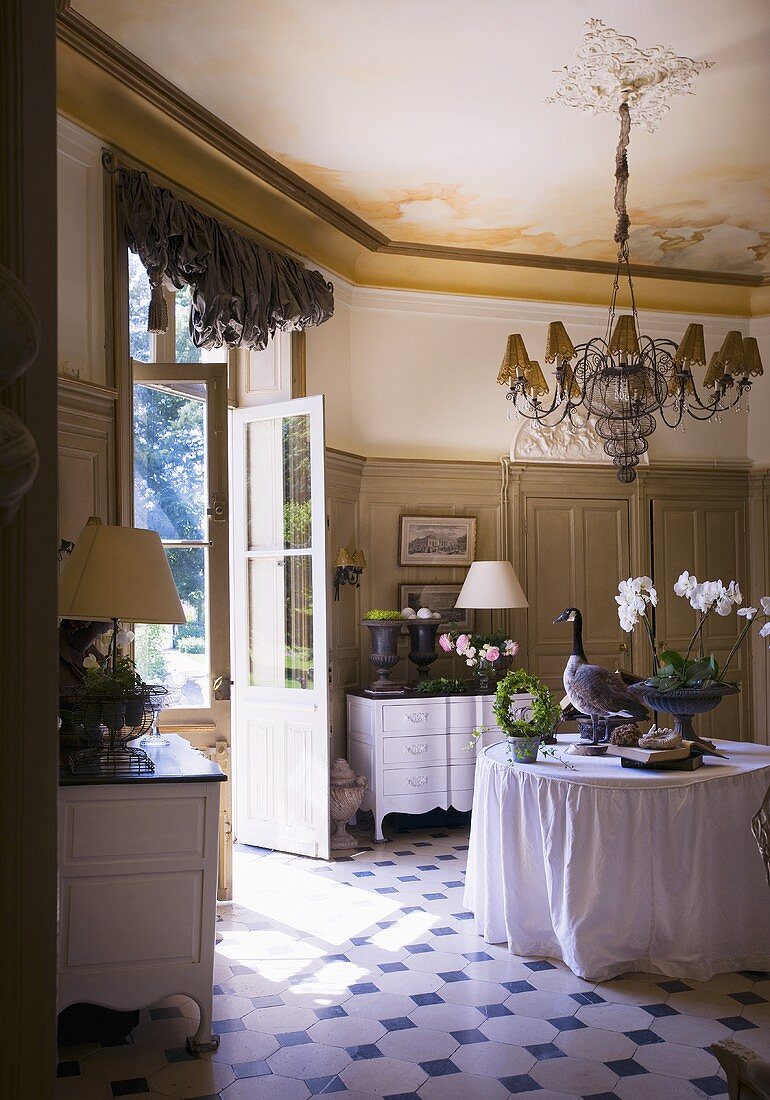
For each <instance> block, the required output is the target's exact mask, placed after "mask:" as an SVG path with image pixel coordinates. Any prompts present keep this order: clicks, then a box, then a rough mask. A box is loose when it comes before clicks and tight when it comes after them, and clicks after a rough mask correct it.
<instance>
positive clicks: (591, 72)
mask: <svg viewBox="0 0 770 1100" xmlns="http://www.w3.org/2000/svg"><path fill="white" fill-rule="evenodd" d="M587 25H588V27H589V31H588V33H587V34H586V36H585V39H584V44H583V47H582V52H581V50H578V57H581V58H582V63H581V64H579V65H578V66H575V67H573V68H571V69H565V70H564V77H563V79H562V84H561V87H560V89H559V90H558V91H557V94H556V96H555V97H552V98H554V99H563V100H565V101H566V102H567V103H568V104H569V105H570V106H576V107H581V108H583V109H590V110H593V111H598V110H608V109H612V110H614V106H612V105H611V104H610V103H609V102H608V97H609V96H611V95H613V94H614V95H616V96H617V98H615V100H614V103H617V102H618V99H620V101H621V102H620V107H619V112H618V113H619V115H620V139H619V141H618V147H617V152H616V156H615V203H614V205H615V213H616V215H617V224H616V228H615V238H614V239H615V242H616V243H617V245H618V256H617V266H616V268H615V280H614V284H613V288H612V295H611V299H610V306H609V311H608V316H607V326H606V330H605V333H604V335H603V336H597V337H594V338H592V339H590V340H588V341H587V342H586V343H583V344H573V343H572V340H571V339H570V337H569V335H568V333H567V330H566V328H565V326H564V324H563V322H562V321H552V322H551V323H550V324H549V326H548V336H547V339H546V348H545V361H546V363H554V362H555V363H556V378H555V387H554V393H553V396H552V397H551V398H550V400H549V399H548V397H547V395H548V394H549V393H550V389H549V385H548V382H547V381H546V379H545V376H544V374H543V372H542V370H541V368H540V364H539V363H538V362H537V361H534V360H531V359H530V358H529V355H528V353H527V349H526V347H525V345H524V340H523V339H522V336H521V334H520V333H515V334H514V335H512V336H509V337H508V344H507V347H506V351H505V356H504V358H503V362H502V366H501V367H500V372H499V374H498V376H497V381H498V382H499V383H500V384H501V385H508V392H507V394H506V398H507V400H509V401H511V402H512V403H513V407H514V410H515V413H514V416H515V417H517V418H518V417H521V416H523V417H526V418H527V419H529V420H532V421H535V422H537V423H538V424H541V425H545V426H547V427H555V426H556V425H557V424H560V423H562V422H563V421H564V420H567V421H568V422H569V423H570V424H572V425H575V426H578V422H580V423H581V425H582V423H583V422H584V421H585V419H586V418H590V420H591V421H592V422H593V427H594V429H595V431H596V433H597V434H598V436H599V437H600V438H601V439H602V440H603V441H604V450H605V452H606V454H607V455H609V457H610V458H611V459H612V461H613V463H614V464H615V467H616V469H617V476H618V480H619V481H621V482H625V483H629V482H632V481H634V480H635V478H636V467H637V465H638V464H639V460H640V458H641V457H642V455H643V454H644V453H645V452H646V451H647V449H648V445H649V444H648V439H649V437H650V436H651V435H652V433H653V432H654V431H655V428H656V426H657V419H656V418H657V417H659V418H660V420H661V421H662V422H663V423H664V424H665V425H666V426H667V427H669V428H674V429H676V428H678V427H679V426H680V425H681V424H682V421H683V420H684V418H685V416H690V417H692V418H693V419H695V420H712V419H715V420H716V421H717V422H720V421H721V416H722V413H724V412H727V411H728V410H730V409H733V408H737V409H738V410H740V408H741V403H742V401H743V399H744V397H747V396H748V392H749V390H750V389H751V379H752V377H756V376H758V375H761V374H762V373H763V371H762V361H761V358H760V354H759V348H758V346H757V341H756V339H755V338H754V337H743V336H742V335H741V333H740V332H738V331H733V332H728V334H727V336H726V337H725V339H724V342H723V344H722V346H721V348H720V349H719V350H718V351H715V352H714V353H713V355H712V356H711V359H710V360H709V363H708V369H707V370H706V374H705V377H704V379H703V382H702V385H701V389H700V391H699V388H698V386H697V385H696V382H695V376H694V373H693V372H694V370H695V369H696V368H697V367H705V366H706V350H705V341H704V335H703V325H701V324H689V325H688V326H687V330H686V331H685V334H684V336H683V338H682V340H681V341H680V343H679V344H676V343H674V341H673V340H664V339H658V340H654V339H652V338H651V337H649V336H645V335H643V334H642V331H641V327H640V324H639V315H638V312H637V308H636V299H635V296H634V285H633V280H632V278H631V267H630V259H629V245H628V236H629V226H630V219H629V216H628V212H627V210H626V191H627V187H628V175H629V173H628V158H627V149H628V144H629V140H630V132H631V105H632V104H633V105H634V108H635V111H636V113H637V114H638V116H639V119H640V120H641V121H643V122H644V123H645V124H646V126H647V128H648V129H654V126H655V124H656V123H657V121H659V119H660V117H661V116H662V112H663V110H665V109H666V105H665V95H666V93H667V94H681V93H682V92H684V91H688V90H689V85H690V82H691V80H692V77H693V76H694V75H695V74H696V73H697V72H699V71H700V70H701V69H703V68H706V67H708V65H709V63H708V62H694V61H692V60H691V59H689V58H677V57H674V56H673V54H671V52H670V51H666V50H664V48H663V47H654V48H653V49H652V50H648V51H639V50H638V49H637V46H636V41H635V39H633V38H630V37H629V36H625V35H618V34H617V32H616V31H614V30H612V28H608V27H604V25H603V24H602V23H601V21H600V20H591V21H590V22H589V23H588V24H587ZM602 65H603V66H604V68H603V70H602V71H600V72H597V69H601V67H602ZM608 74H611V76H610V77H609V78H608ZM662 74H664V75H662ZM598 77H600V78H601V79H598ZM581 80H582V81H583V84H584V88H585V94H584V95H581ZM637 108H638V111H637V110H636V109H637ZM622 277H623V278H625V279H626V280H627V282H628V289H629V297H630V302H631V313H623V314H619V315H616V307H617V299H618V290H619V287H620V282H621V278H622Z"/></svg>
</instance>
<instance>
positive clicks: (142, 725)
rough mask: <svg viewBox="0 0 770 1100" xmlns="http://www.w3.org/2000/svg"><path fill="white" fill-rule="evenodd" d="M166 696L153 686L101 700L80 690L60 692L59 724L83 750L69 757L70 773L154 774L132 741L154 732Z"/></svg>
mask: <svg viewBox="0 0 770 1100" xmlns="http://www.w3.org/2000/svg"><path fill="white" fill-rule="evenodd" d="M166 695H167V689H166V688H164V687H161V686H160V685H156V684H145V685H144V686H143V687H141V688H138V689H136V690H135V691H124V692H115V693H114V694H109V695H100V696H95V695H93V694H92V693H89V692H86V691H85V689H84V688H73V689H68V690H66V691H64V692H62V693H60V696H59V705H60V712H61V717H62V722H63V723H67V724H68V725H69V726H70V728H71V729H72V730H73V731H74V732H75V733H76V734H77V736H78V738H79V740H80V742H81V744H82V746H83V747H82V748H81V749H80V751H79V752H76V753H75V754H74V755H72V756H70V758H69V768H70V771H71V772H72V774H73V775H152V773H153V772H154V771H155V764H154V763H153V761H152V760H151V759H150V757H149V756H148V755H147V753H146V752H144V750H143V749H140V748H137V747H136V746H134V745H131V744H130V742H131V741H134V740H135V739H136V738H137V737H141V736H142V734H144V733H147V732H148V730H150V729H151V728H152V726H153V723H154V721H155V717H156V715H157V714H158V711H160V710H161V709H162V707H163V706H164V704H165V699H166Z"/></svg>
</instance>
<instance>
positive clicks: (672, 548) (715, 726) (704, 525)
mask: <svg viewBox="0 0 770 1100" xmlns="http://www.w3.org/2000/svg"><path fill="white" fill-rule="evenodd" d="M652 535H653V555H652V575H653V580H654V582H655V587H656V589H657V591H658V607H657V611H656V629H657V636H658V640H659V642H660V647H661V648H666V647H668V648H670V649H677V650H679V651H680V652H681V653H684V652H686V650H687V646H688V643H689V641H690V638H691V636H692V633H693V631H694V630H695V626H696V623H697V621H698V616H697V614H696V612H695V611H693V610H692V608H691V607H690V604H689V602H688V601H687V600H686V599H684V598H679V597H678V596H676V595H675V594H674V583H675V581H676V580H677V578H678V577H679V575H680V574H681V573H682V572H683V571H684V570H685V569H686V570H687V572H688V573H693V574H694V575H695V576H696V577H697V578H698V580H718V579H721V580H722V581H723V582H724V583H725V584H728V583H729V581H731V580H737V581H739V582H740V584H741V588H742V591H743V595H744V599H745V601H746V602H748V599H749V597H750V595H751V593H750V592H748V591H747V587H748V586H747V579H748V563H747V560H746V540H745V505H744V503H743V502H741V501H729V500H726V501H718V500H717V501H712V502H709V503H704V502H703V501H702V500H701V501H697V500H655V501H653V503H652ZM742 622H743V620H742V619H737V617H736V615H735V613H733V614H731V615H729V616H727V617H725V618H722V617H721V616H719V615H712V616H710V617H709V620H708V622H707V623H706V627H705V629H704V632H703V633H704V647H705V651H706V652H707V653H714V655H715V656H716V659H717V661H718V662H719V663H720V665H721V664H722V662H723V661H724V660H725V658H726V657H727V654H728V652H729V650H730V647H731V646H732V643H733V642H734V641H735V638H736V635H737V632H738V630H739V629H740V625H741V624H742ZM748 655H749V649H748V647H747V646H743V647H742V648H741V650H740V651H739V652H738V654H737V655H736V657H735V658H734V659H733V662H732V664H731V666H730V679H732V678H733V673H734V674H735V678H736V679H738V680H741V679H742V680H743V681H744V690H742V691H741V692H740V694H739V695H736V696H728V697H726V698H725V699H724V700H723V701H722V702H721V703H720V704H719V706H718V707H717V708H716V710H714V711H712V712H711V714H704V715H700V716H699V717H698V718H697V719H696V720H695V727H696V729H697V730H698V732H699V733H701V734H702V735H703V736H705V737H716V738H727V739H732V738H734V739H742V738H743V737H746V736H747V729H748V726H747V719H748V713H749V710H748V706H749V698H748V695H749V693H748V691H747V690H746V688H747V686H748V685H747V684H746V683H745V680H746V677H747V675H748Z"/></svg>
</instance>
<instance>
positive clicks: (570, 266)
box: [377, 241, 770, 287]
mask: <svg viewBox="0 0 770 1100" xmlns="http://www.w3.org/2000/svg"><path fill="white" fill-rule="evenodd" d="M377 251H378V252H386V253H389V254H390V255H393V256H416V257H422V258H427V259H431V260H465V261H466V262H467V261H468V260H471V261H472V262H473V263H478V264H502V265H503V266H508V267H538V268H547V269H549V270H551V271H583V272H587V273H589V274H593V275H614V274H615V267H616V265H615V264H614V263H613V262H612V261H610V260H572V259H568V258H563V257H560V256H531V255H529V254H528V253H526V252H500V251H497V250H495V249H484V248H457V247H452V246H450V245H438V244H433V245H431V244H411V243H410V242H408V241H388V243H387V244H384V245H381V246H380V247H379V248H378V249H377ZM630 271H631V274H632V275H633V277H634V278H635V279H676V280H678V281H680V282H685V283H717V284H719V285H724V286H747V287H757V286H763V285H764V283H765V282H766V281H767V282H770V277H767V278H766V277H764V276H761V275H737V274H733V273H731V272H729V271H728V272H718V271H697V270H694V269H693V270H690V269H689V268H686V269H684V268H680V267H658V266H655V267H653V266H652V265H651V264H650V265H644V264H633V263H632V264H631V265H630Z"/></svg>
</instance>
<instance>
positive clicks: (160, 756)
mask: <svg viewBox="0 0 770 1100" xmlns="http://www.w3.org/2000/svg"><path fill="white" fill-rule="evenodd" d="M169 740H170V741H171V745H170V746H169V747H167V748H158V749H152V750H150V755H151V756H152V757H153V759H154V760H155V763H156V771H155V774H154V775H150V776H136V777H127V778H123V777H121V778H110V777H107V776H105V777H104V778H103V779H102V778H100V779H96V780H95V779H92V778H88V779H86V780H83V779H80V778H77V777H74V776H65V777H63V780H62V785H61V786H60V788H59V996H58V1008H59V1011H61V1010H62V1009H63V1008H66V1007H67V1006H68V1005H71V1004H75V1003H78V1002H86V1003H89V1004H96V1005H102V1006H104V1007H106V1008H114V1009H121V1010H128V1009H137V1008H143V1007H145V1006H147V1005H151V1004H154V1003H155V1002H156V1001H158V1000H160V999H161V998H163V997H168V996H171V995H172V994H184V995H186V996H188V997H191V998H192V999H193V1000H194V1001H195V1002H196V1003H197V1005H198V1008H199V1010H200V1022H199V1026H198V1029H197V1031H196V1032H195V1035H194V1036H192V1037H191V1038H190V1039H188V1041H187V1042H188V1047H189V1048H190V1049H191V1050H193V1051H202V1050H213V1049H216V1046H217V1045H218V1043H219V1038H218V1036H215V1035H212V1033H211V1009H212V987H213V971H214V936H215V923H216V887H217V848H218V845H217V832H218V819H219V792H220V783H221V782H222V780H223V779H224V775H223V773H222V771H221V770H220V768H219V767H218V766H217V765H216V764H213V763H211V762H209V761H207V760H204V759H203V758H202V757H201V756H199V755H198V754H197V753H195V752H194V751H193V750H192V749H191V748H190V746H189V744H188V743H187V742H186V741H184V740H183V739H182V738H181V737H176V736H172V737H170V738H169Z"/></svg>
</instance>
